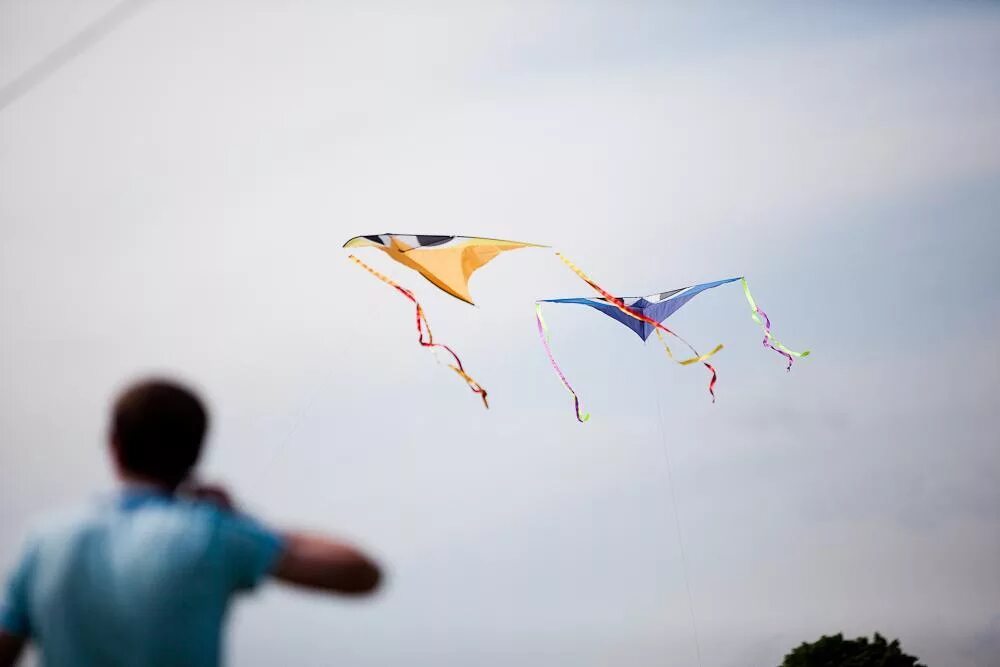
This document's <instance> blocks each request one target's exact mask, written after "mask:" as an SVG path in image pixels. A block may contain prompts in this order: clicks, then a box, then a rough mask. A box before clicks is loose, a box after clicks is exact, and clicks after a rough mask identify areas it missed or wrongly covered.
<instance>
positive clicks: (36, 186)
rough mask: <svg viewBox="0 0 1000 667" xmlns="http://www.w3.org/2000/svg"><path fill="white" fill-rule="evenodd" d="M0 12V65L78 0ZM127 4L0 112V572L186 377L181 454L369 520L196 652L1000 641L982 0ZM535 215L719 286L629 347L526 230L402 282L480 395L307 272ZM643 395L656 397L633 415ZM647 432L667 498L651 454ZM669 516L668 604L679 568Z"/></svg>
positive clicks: (992, 183) (999, 460) (339, 271)
mask: <svg viewBox="0 0 1000 667" xmlns="http://www.w3.org/2000/svg"><path fill="white" fill-rule="evenodd" d="M114 4H115V3H113V2H110V1H107V0H87V1H83V0H46V1H45V2H37V1H36V2H32V1H30V0H0V86H4V85H8V84H10V83H11V82H14V81H15V80H16V79H17V78H18V76H19V75H20V74H21V73H23V72H25V71H27V70H29V68H31V67H32V66H33V65H35V64H36V63H38V62H41V61H42V60H43V59H44V58H45V57H46V56H47V54H49V53H51V52H52V51H53V50H54V49H56V48H57V47H59V46H60V45H62V44H64V43H66V42H67V41H68V40H70V39H72V38H73V37H74V35H77V34H78V33H79V32H80V31H81V30H83V29H85V28H86V27H87V26H88V25H91V24H93V22H94V21H95V20H97V19H98V18H99V17H101V16H102V15H103V14H104V13H105V12H107V11H108V10H109V9H110V8H112V7H113V6H114ZM420 4H422V7H420V8H419V9H418V8H417V3H404V2H399V3H379V2H375V3H371V2H369V3H353V4H350V3H324V2H304V1H303V2H265V1H263V0H239V1H236V0H233V1H231V2H229V1H227V2H223V1H212V2H205V1H204V0H199V1H195V0H184V1H181V0H178V1H170V2H168V1H167V0H150V1H149V2H145V3H140V4H139V5H136V8H135V11H134V13H133V14H132V15H131V16H129V17H128V18H126V19H125V20H123V21H121V22H120V24H119V25H118V26H117V28H116V29H115V30H114V31H112V32H111V33H110V34H108V35H107V36H106V37H105V38H104V39H103V40H101V41H99V42H98V43H96V44H94V45H93V46H92V47H91V48H89V49H87V50H85V51H83V52H82V53H80V55H79V56H78V57H75V58H74V59H72V60H71V61H70V62H69V63H68V64H66V65H65V66H64V67H62V68H60V69H57V70H56V71H54V72H52V73H51V75H50V76H48V77H47V78H43V79H41V80H39V81H38V83H37V85H35V86H34V87H33V88H31V89H30V90H28V91H27V92H25V93H24V94H23V95H21V96H20V97H19V98H17V99H16V100H14V101H12V102H11V103H10V104H8V105H7V106H6V108H3V109H2V110H0V382H2V385H0V429H2V431H0V457H2V458H0V566H2V567H3V568H4V569H6V568H7V567H9V565H10V564H11V563H12V562H13V561H14V560H15V558H16V556H17V553H18V550H19V548H20V546H21V544H22V542H23V539H24V537H25V535H26V532H27V530H28V529H29V526H31V525H32V524H33V523H35V522H37V521H38V520H39V519H40V518H41V517H42V516H44V514H45V513H47V512H50V511H52V510H54V509H56V508H59V507H63V506H65V505H67V504H73V503H78V502H82V501H85V500H86V499H88V498H90V497H92V496H94V495H95V494H99V493H102V492H105V491H107V490H108V489H109V488H111V485H112V480H111V476H110V474H109V472H108V468H107V464H106V461H105V459H104V456H103V451H102V446H103V445H102V438H103V433H104V428H105V419H106V410H107V406H108V402H109V400H110V399H111V397H112V396H113V394H114V392H115V391H116V390H117V389H118V388H119V387H121V385H122V383H124V382H126V381H127V380H129V379H131V378H133V377H136V376H138V375H142V374H144V373H148V372H168V373H170V374H172V375H176V376H179V377H181V378H184V379H186V380H189V381H190V382H192V383H194V384H196V385H197V386H198V387H200V388H201V389H202V391H203V392H204V394H205V395H206V397H207V399H208V400H209V401H210V404H211V407H212V411H213V416H214V424H213V429H212V433H211V439H210V454H209V457H208V460H207V461H206V465H205V476H206V477H209V478H213V479H218V480H222V481H224V482H226V483H227V484H229V485H231V486H232V488H233V490H234V492H235V493H236V495H237V496H238V497H239V498H240V499H241V500H242V502H243V503H244V504H245V506H246V507H248V508H249V509H251V510H252V511H254V512H255V513H257V514H259V515H260V516H261V517H262V518H264V519H266V520H268V521H271V522H274V523H275V524H278V525H285V524H288V525H295V526H307V527H313V528H319V529H325V530H329V531H335V532H337V533H338V534H341V535H344V536H346V537H349V538H351V539H355V540H358V541H359V542H360V543H361V544H363V545H366V546H368V547H370V548H371V549H372V550H373V551H374V552H375V553H376V554H377V555H378V557H379V558H380V559H382V560H383V561H384V562H385V563H386V564H387V565H388V567H389V569H390V572H391V576H390V580H389V584H388V586H387V587H386V589H385V590H384V591H383V592H382V594H381V595H380V596H378V597H377V598H376V599H374V600H371V601H368V602H360V603H359V602H340V601H330V600H328V599H322V598H316V597H310V596H306V595H302V594H300V593H296V592H289V591H285V590H280V589H278V588H276V587H270V588H267V589H265V590H263V591H262V592H260V593H259V594H257V595H255V596H254V597H253V598H252V599H251V600H248V601H246V602H243V603H242V604H240V605H239V606H238V608H237V609H236V612H235V615H234V623H233V626H232V628H231V629H232V632H231V634H230V637H229V652H230V657H231V662H232V664H235V665H251V666H256V665H273V664H279V662H280V663H284V664H294V665H317V666H319V665H334V664H336V665H370V666H374V665H399V664H408V665H428V666H430V665H435V666H438V665H454V666H460V665H462V666H464V665H482V666H485V667H493V666H496V667H499V666H507V665H515V664H516V665H524V666H529V667H530V666H539V667H542V666H544V667H550V666H551V665H572V666H574V667H575V666H584V667H586V666H597V665H609V664H615V665H665V664H669V665H696V664H697V659H696V656H695V651H696V642H695V627H696V628H697V636H698V637H699V639H700V646H701V653H702V662H703V664H704V665H706V666H708V665H712V666H717V667H747V666H748V665H751V666H754V667H756V666H765V667H766V666H773V665H777V664H778V663H779V662H780V660H781V657H782V656H783V655H784V654H785V653H786V652H787V651H788V650H789V649H790V648H792V647H793V646H795V645H796V644H798V643H799V642H801V641H803V640H811V639H815V638H816V637H818V636H819V635H820V634H823V633H835V632H840V631H842V632H845V633H847V634H851V635H857V634H870V633H871V632H874V631H876V630H878V631H881V632H882V633H884V634H887V635H889V636H892V637H899V638H900V639H901V640H902V642H903V646H904V648H905V649H906V650H907V651H909V652H911V653H915V654H917V655H918V656H919V657H921V658H922V660H923V661H924V662H925V663H926V664H928V665H929V666H930V667H995V666H996V665H997V664H998V661H1000V446H998V441H1000V437H998V436H1000V401H998V398H997V395H996V389H997V385H998V382H1000V337H998V336H997V331H998V325H1000V296H998V293H997V287H996V286H997V283H998V279H1000V250H998V249H1000V225H998V219H997V216H998V212H1000V77H998V76H997V71H998V68H1000V6H998V5H995V4H990V3H982V2H979V3H969V4H965V3H960V2H952V3H922V2H910V3H836V4H832V3H831V4H829V5H827V6H826V7H825V8H820V7H816V6H813V7H811V8H806V7H804V6H802V5H801V4H799V3H796V4H792V3H781V4H778V3H756V4H753V5H752V6H751V3H734V4H731V5H725V4H723V3H684V4H681V5H675V6H673V7H670V6H668V5H667V4H666V3H648V4H645V3H630V4H625V3H611V2H608V3H588V2H566V3H539V2H524V3H487V2H479V3H459V2H455V3H433V2H432V3H420ZM387 231H392V232H404V233H428V234H471V235H483V236H493V237H502V238H513V239H519V240H525V241H533V242H538V243H548V244H552V245H554V246H557V247H558V248H560V249H562V250H563V251H565V252H566V253H567V255H568V256H570V257H571V258H573V259H574V260H575V261H577V262H578V263H579V264H580V265H581V266H583V267H584V268H585V269H586V270H587V271H588V272H589V273H590V274H591V275H592V276H593V277H594V278H595V279H596V280H597V281H598V282H600V283H602V284H604V285H605V286H607V287H609V288H610V289H612V290H614V291H617V292H619V293H624V294H645V293H650V292H655V291H661V290H665V289H669V288H673V287H679V286H682V285H687V284H691V283H694V282H703V281H708V280H714V279H717V278H721V277H728V276H732V275H746V276H747V277H748V278H749V279H750V281H751V283H752V285H753V287H754V291H755V296H756V297H757V299H758V301H759V302H760V304H761V305H762V307H763V308H764V309H765V310H766V311H767V312H768V314H769V315H770V316H771V319H772V321H773V323H774V327H775V332H776V333H777V334H778V336H779V338H781V339H782V340H783V341H784V342H786V343H787V344H788V345H789V346H791V347H793V348H803V347H809V348H811V349H812V350H813V356H811V357H810V358H809V359H807V360H804V361H802V362H801V363H798V364H796V366H795V368H794V369H793V371H792V372H791V373H788V374H786V373H785V372H784V369H783V365H782V360H781V359H780V357H778V356H777V355H775V354H773V353H771V352H769V351H767V350H764V349H762V348H761V346H760V333H759V329H758V328H757V327H756V325H754V323H753V322H752V321H751V319H750V317H749V312H748V309H747V306H746V303H745V302H744V301H743V297H742V295H741V293H740V290H739V287H738V286H737V285H730V286H726V287H721V288H719V289H717V290H714V291H712V292H708V293H706V294H704V295H702V296H700V297H699V298H698V299H696V300H695V301H693V302H691V303H690V304H689V305H688V306H687V307H685V308H684V309H683V310H682V311H680V312H679V313H678V314H677V315H676V316H674V317H673V318H671V320H670V323H671V326H673V327H674V328H675V329H677V330H678V331H679V332H681V333H682V334H683V335H685V336H686V337H687V338H689V339H690V340H692V341H694V342H695V343H696V344H698V345H700V346H701V347H703V348H706V349H707V348H709V347H711V346H713V345H714V344H716V343H719V342H722V343H725V344H726V349H725V351H723V352H722V353H720V354H719V356H718V357H717V364H716V365H717V367H718V369H719V374H720V377H719V385H718V390H717V392H718V396H719V400H718V402H717V403H716V404H714V405H713V404H712V403H711V402H710V401H709V398H708V396H707V393H706V391H705V381H706V376H705V373H704V372H703V370H702V369H698V368H679V367H677V366H676V365H671V364H668V363H667V362H666V361H665V360H664V358H663V353H662V350H660V349H659V348H658V347H657V346H655V345H649V346H643V345H642V344H641V343H640V341H639V340H638V339H637V338H636V337H635V336H634V334H632V333H631V332H630V331H628V330H627V329H626V328H625V327H622V326H621V325H620V324H618V323H616V322H614V321H613V320H611V319H610V318H606V317H604V316H602V315H600V314H599V313H597V312H596V311H592V310H589V309H583V308H579V307H573V306H562V307H558V306H554V307H552V308H550V309H549V310H548V321H549V324H550V326H551V328H552V334H553V341H552V342H553V346H554V349H555V351H556V354H557V355H558V357H559V359H560V362H561V363H562V365H563V368H564V370H565V371H566V372H567V373H568V374H569V376H570V379H571V381H572V382H573V383H574V384H575V385H576V386H577V388H578V390H579V391H580V393H581V395H582V397H583V399H584V401H585V402H586V405H587V407H588V408H589V409H590V410H591V412H592V413H593V415H594V416H593V418H592V420H591V422H590V423H588V424H586V425H581V424H578V423H576V421H575V420H574V418H573V412H572V404H571V401H570V400H569V397H568V395H567V394H566V393H565V392H564V391H563V389H562V388H561V387H560V385H559V383H558V381H557V379H556V378H555V377H554V375H553V374H552V373H551V370H550V368H549V366H548V362H547V360H546V358H545V355H544V353H543V351H542V349H541V347H540V346H539V344H538V341H537V337H536V335H535V331H534V320H533V312H532V305H531V304H532V300H533V299H535V298H539V297H558V296H578V295H586V294H587V291H586V289H585V285H583V283H581V282H580V281H579V280H578V279H576V278H575V277H574V276H573V275H572V274H571V273H570V272H569V271H567V270H566V269H565V267H563V266H562V265H561V264H560V263H559V262H558V260H557V259H556V258H555V257H553V255H552V254H551V252H550V251H546V250H522V251H518V252H516V253H509V254H506V255H504V256H503V257H501V258H499V259H498V260H496V261H495V262H494V263H492V264H491V265H489V267H487V268H486V269H484V270H482V271H480V272H479V273H477V274H476V276H475V278H474V279H473V281H472V292H473V295H474V296H475V298H476V299H477V301H478V303H479V306H478V307H477V308H470V307H469V306H466V305H464V304H462V303H459V302H458V301H456V300H454V299H451V298H450V297H448V296H447V295H445V294H443V293H441V292H438V291H437V290H435V289H434V288H433V287H432V286H431V285H430V284H429V283H426V282H425V281H424V280H423V279H422V278H420V277H419V276H417V275H416V274H414V273H411V272H407V270H406V269H404V268H403V267H401V266H398V265H395V264H392V263H390V262H389V261H388V259H387V258H386V257H385V256H383V255H381V254H380V253H377V252H376V251H374V250H370V251H363V259H365V260H366V261H368V262H370V263H371V264H373V265H376V266H378V267H379V268H380V269H382V270H384V271H386V272H388V273H390V274H391V275H392V276H393V277H395V278H397V279H398V280H400V281H401V282H402V283H403V284H405V285H407V286H409V287H411V288H412V289H414V290H416V291H417V292H418V295H419V296H420V297H421V298H422V300H423V302H424V305H425V307H426V309H427V313H428V316H429V318H430V321H431V324H432V325H433V327H434V332H435V334H436V336H438V337H439V339H440V340H442V341H444V342H447V343H449V344H451V345H453V346H454V347H455V348H456V349H457V350H458V352H459V353H460V354H461V355H462V358H463V361H464V362H465V363H466V365H467V367H468V369H469V371H470V372H471V373H472V375H473V376H474V377H476V378H477V379H478V380H479V381H480V382H481V383H482V384H483V385H484V386H485V387H486V388H487V389H488V390H489V391H490V397H491V399H492V409H491V410H490V411H489V412H486V411H484V410H483V409H482V407H481V406H480V404H479V402H478V399H477V398H476V397H475V396H474V395H472V394H471V393H470V392H468V391H467V389H466V388H465V387H464V385H462V383H461V382H460V381H458V380H457V379H456V378H455V377H454V376H453V374H451V373H450V372H448V371H447V370H446V369H444V368H442V367H440V366H438V365H436V364H435V361H434V357H433V355H432V354H430V353H428V352H426V351H424V350H421V349H420V348H419V347H418V346H417V344H416V342H415V340H414V339H415V334H414V331H413V328H412V327H413V323H412V317H413V313H412V310H411V308H410V306H409V304H408V303H407V302H406V301H405V300H403V299H402V298H400V297H399V296H398V294H396V293H394V292H393V291H392V290H390V289H388V288H387V287H386V286H384V285H382V284H380V283H379V282H377V281H375V280H374V279H372V278H371V277H370V276H368V275H366V274H365V273H364V272H362V271H359V270H358V269H357V267H355V266H353V265H352V264H350V263H349V262H347V261H346V260H345V258H344V257H345V254H346V253H345V251H343V250H341V249H340V246H341V244H342V243H343V242H344V241H345V240H346V239H347V238H349V237H352V236H355V235H357V234H372V233H379V232H387ZM659 409H662V411H663V421H664V424H663V426H662V427H661V425H660V423H659V420H658V417H657V414H658V410H659ZM665 452H667V453H668V454H669V456H670V461H671V463H672V477H673V481H674V483H675V487H674V496H675V497H676V506H675V505H674V504H673V503H672V501H671V491H670V486H669V484H668V479H667V468H666V464H665V461H666V459H665V457H664V453H665ZM675 507H676V510H677V512H678V515H679V518H680V535H681V536H682V538H683V545H684V549H685V552H686V555H687V560H688V583H689V585H690V590H691V599H692V600H693V611H694V618H695V622H694V624H692V620H691V609H690V605H689V603H688V597H687V593H686V592H685V578H684V575H683V568H682V560H681V547H680V543H679V541H678V531H677V530H676V529H675V524H674V510H675Z"/></svg>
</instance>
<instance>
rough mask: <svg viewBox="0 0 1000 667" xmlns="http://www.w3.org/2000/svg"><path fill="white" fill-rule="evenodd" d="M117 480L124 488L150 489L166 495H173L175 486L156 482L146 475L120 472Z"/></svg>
mask: <svg viewBox="0 0 1000 667" xmlns="http://www.w3.org/2000/svg"><path fill="white" fill-rule="evenodd" d="M119 480H120V481H121V484H122V486H123V487H125V489H127V490H135V491H152V492H155V493H162V494H165V495H168V496H172V495H174V491H176V490H177V489H176V487H173V486H170V485H169V484H164V483H163V482H158V481H156V480H153V479H149V478H147V477H139V476H136V475H129V474H122V475H119Z"/></svg>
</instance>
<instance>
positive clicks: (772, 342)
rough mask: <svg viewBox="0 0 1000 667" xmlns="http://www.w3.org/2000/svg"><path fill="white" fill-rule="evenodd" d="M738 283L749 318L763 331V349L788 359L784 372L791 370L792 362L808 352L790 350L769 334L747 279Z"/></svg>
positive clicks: (765, 316)
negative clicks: (747, 304)
mask: <svg viewBox="0 0 1000 667" xmlns="http://www.w3.org/2000/svg"><path fill="white" fill-rule="evenodd" d="M740 282H742V283H743V294H744V296H746V298H747V303H749V304H750V311H751V312H750V316H751V317H752V318H753V321H754V322H756V323H757V324H759V325H760V326H761V328H762V329H763V330H764V340H763V341H762V343H763V345H764V347H769V348H771V349H772V350H774V351H775V352H777V353H778V354H780V355H781V356H783V357H785V358H786V359H788V366H786V367H785V371H790V370H792V362H793V361H794V360H795V359H796V358H802V357H808V356H809V350H804V351H802V352H796V351H795V350H790V349H788V348H787V347H785V346H784V345H782V344H781V342H780V341H779V340H778V339H777V338H775V337H774V335H773V334H772V333H771V320H770V318H768V316H767V313H765V312H764V311H763V310H761V309H760V306H758V305H757V302H756V301H755V300H754V298H753V295H752V294H750V286H749V285H748V284H747V279H746V278H740Z"/></svg>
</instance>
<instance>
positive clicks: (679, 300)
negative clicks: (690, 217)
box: [542, 277, 740, 340]
mask: <svg viewBox="0 0 1000 667" xmlns="http://www.w3.org/2000/svg"><path fill="white" fill-rule="evenodd" d="M737 280H740V278H738V277H737V278H726V279H724V280H716V281H714V282H710V283H701V284H700V285H693V286H691V287H681V288H679V289H674V290H668V291H666V292H658V293H656V294H649V295H647V296H632V297H629V296H626V297H620V300H621V302H622V304H623V305H625V306H627V307H628V308H630V309H632V310H634V311H637V312H639V313H642V314H643V315H644V316H645V317H647V318H648V319H650V320H654V321H656V322H663V321H664V320H666V319H667V318H668V317H670V316H671V315H673V314H674V313H676V312H677V311H678V310H679V309H680V308H681V306H683V305H684V304H686V303H687V302H688V301H690V300H691V299H693V298H694V297H696V296H698V295H699V294H701V293H702V292H704V291H705V290H709V289H712V288H713V287H718V286H719V285H725V284H726V283H732V282H736V281H737ZM542 303H576V304H580V305H584V306H590V307H591V308H594V309H596V310H599V311H601V312H602V313H604V314H605V315H607V316H608V317H611V318H612V319H614V320H617V321H618V322H621V323H622V324H624V325H625V326H627V327H628V328H629V329H631V330H632V331H634V332H635V333H636V335H638V336H639V338H641V339H643V340H647V339H649V337H650V336H651V335H652V334H653V332H654V331H655V330H656V327H654V326H653V325H652V324H650V323H649V322H646V321H643V320H640V319H637V318H636V317H634V316H633V315H630V314H629V313H628V312H626V311H623V310H622V309H620V308H619V307H618V306H615V305H613V304H612V303H610V302H609V301H608V300H607V299H605V298H594V299H592V298H589V297H574V298H568V299H542Z"/></svg>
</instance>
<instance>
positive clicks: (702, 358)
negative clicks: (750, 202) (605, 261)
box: [556, 251, 723, 403]
mask: <svg viewBox="0 0 1000 667" xmlns="http://www.w3.org/2000/svg"><path fill="white" fill-rule="evenodd" d="M556 256H557V257H559V259H561V260H562V262H563V264H565V265H566V266H568V267H569V268H570V270H571V271H572V272H573V273H575V274H576V275H577V276H579V277H580V278H581V279H582V280H583V282H585V283H587V284H588V285H590V287H591V288H593V289H594V291H596V292H597V293H598V294H600V295H601V296H602V297H604V298H605V300H607V301H608V303H610V304H611V305H613V306H614V307H615V308H617V309H618V310H620V311H622V312H623V313H625V314H626V315H629V316H631V317H634V318H635V319H637V320H639V321H640V322H645V323H646V324H648V325H650V326H652V327H653V328H654V329H655V330H656V334H657V336H658V337H659V338H660V341H661V342H662V343H663V347H664V348H665V349H666V351H667V356H668V357H670V359H671V360H673V361H674V362H675V363H678V364H680V365H681V366H689V365H691V364H695V363H701V364H702V365H704V366H705V368H707V369H708V372H709V373H711V374H712V378H711V379H710V380H709V382H708V393H709V394H711V396H712V402H713V403H714V402H715V383H716V381H717V380H718V379H719V374H718V372H717V371H716V370H715V366H713V365H712V364H710V363H708V361H707V360H708V359H709V358H710V357H711V356H712V355H714V354H715V353H716V352H718V351H719V350H721V349H722V347H723V346H722V345H716V346H715V349H713V350H712V351H711V352H709V353H708V354H699V352H698V350H696V349H695V348H694V346H693V345H691V343H689V342H687V341H686V340H684V339H683V338H682V337H681V336H679V335H678V334H677V333H675V332H673V331H671V330H670V329H668V328H667V327H666V326H664V325H663V323H661V322H657V321H656V320H654V319H652V318H649V317H646V316H645V315H643V314H642V313H640V312H639V311H637V310H635V309H634V308H629V307H628V306H626V305H625V302H624V301H622V300H621V299H619V298H618V297H616V296H614V295H613V294H611V293H610V292H608V291H607V290H606V289H604V288H603V287H601V286H600V285H598V284H597V283H595V282H594V281H593V280H591V279H590V276H588V275H587V274H586V273H584V272H583V270H582V269H580V267H578V266H577V265H576V264H574V263H573V262H572V261H570V259H569V258H568V257H566V256H565V255H563V254H562V253H561V252H558V251H556ZM661 331H663V332H666V333H668V334H670V335H671V336H673V337H674V338H676V339H677V340H679V341H680V342H682V343H684V345H686V346H687V348H688V349H689V350H691V352H693V353H694V356H693V357H691V358H690V359H675V358H674V354H673V352H671V351H670V347H669V346H668V345H667V343H666V341H665V340H663V334H661V333H660V332H661Z"/></svg>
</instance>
